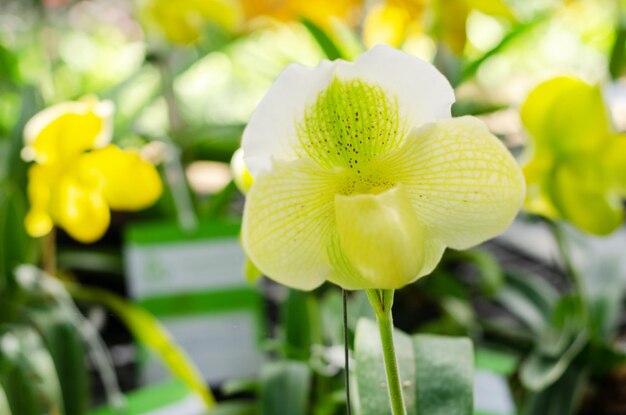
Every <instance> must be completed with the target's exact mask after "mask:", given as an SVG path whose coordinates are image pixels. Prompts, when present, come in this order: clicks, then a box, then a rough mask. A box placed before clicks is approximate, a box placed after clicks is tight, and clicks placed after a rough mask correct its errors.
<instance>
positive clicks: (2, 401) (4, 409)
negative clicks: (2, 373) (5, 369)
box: [0, 381, 11, 415]
mask: <svg viewBox="0 0 626 415" xmlns="http://www.w3.org/2000/svg"><path fill="white" fill-rule="evenodd" d="M0 414H5V415H11V407H10V406H9V398H7V394H6V393H5V392H4V387H3V386H2V381H0Z"/></svg>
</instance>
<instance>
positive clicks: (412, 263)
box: [331, 186, 425, 289]
mask: <svg viewBox="0 0 626 415" xmlns="http://www.w3.org/2000/svg"><path fill="white" fill-rule="evenodd" d="M335 215H336V221H337V233H338V236H339V242H340V246H341V250H342V253H343V254H344V255H345V256H346V259H347V261H349V262H350V264H351V265H352V266H353V267H354V268H355V269H356V271H357V272H358V274H359V275H360V276H361V277H362V279H361V281H354V278H342V277H343V275H338V274H335V275H334V276H333V278H332V279H331V280H332V281H333V282H334V283H336V284H338V285H340V286H342V287H344V288H348V289H368V288H377V289H395V288H401V287H403V286H405V285H406V284H408V283H409V282H411V281H413V280H414V279H416V278H417V276H418V274H419V273H420V271H421V269H422V267H423V265H424V241H425V229H424V227H423V226H422V224H420V222H419V221H418V218H417V215H416V214H415V211H414V210H413V207H412V206H411V203H410V201H409V200H408V198H407V197H406V195H405V194H404V191H403V189H402V187H400V186H397V187H394V188H393V189H390V190H387V191H385V192H383V193H380V194H356V195H351V196H342V195H338V196H337V197H336V198H335ZM350 277H352V276H350Z"/></svg>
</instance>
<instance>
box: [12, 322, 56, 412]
mask: <svg viewBox="0 0 626 415" xmlns="http://www.w3.org/2000/svg"><path fill="white" fill-rule="evenodd" d="M0 384H1V385H2V387H3V388H4V392H5V393H6V396H7V397H8V401H9V405H10V407H11V412H12V413H14V414H19V415H31V414H32V415H40V414H63V413H64V408H63V398H62V395H61V387H60V384H59V378H58V376H57V373H56V370H55V368H54V362H53V361H52V358H51V357H50V354H49V353H48V350H47V349H46V347H45V345H44V344H43V341H42V340H41V338H40V337H39V335H38V334H37V332H36V331H35V330H34V329H32V328H30V327H27V326H20V325H5V326H3V327H2V328H0Z"/></svg>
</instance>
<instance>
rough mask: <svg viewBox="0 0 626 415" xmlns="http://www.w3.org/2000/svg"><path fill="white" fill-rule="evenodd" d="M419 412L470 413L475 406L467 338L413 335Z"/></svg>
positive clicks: (454, 414)
mask: <svg viewBox="0 0 626 415" xmlns="http://www.w3.org/2000/svg"><path fill="white" fill-rule="evenodd" d="M412 340H413V350H414V353H415V371H416V378H415V387H416V398H415V399H416V401H417V402H416V407H417V413H418V414H424V415H425V414H428V415H469V414H471V413H472V411H473V406H474V401H473V398H474V392H473V384H474V360H473V347H472V342H471V340H469V339H468V338H461V337H447V336H433V335H425V334H419V335H415V336H413V338H412Z"/></svg>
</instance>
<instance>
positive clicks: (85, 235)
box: [50, 168, 110, 243]
mask: <svg viewBox="0 0 626 415" xmlns="http://www.w3.org/2000/svg"><path fill="white" fill-rule="evenodd" d="M50 214H51V216H52V218H53V219H54V222H55V223H57V224H58V225H59V226H60V227H62V228H63V229H64V230H65V231H66V232H67V233H68V234H69V235H70V236H71V237H72V238H74V239H76V240H77V241H80V242H83V243H89V242H94V241H96V240H98V239H100V238H101V237H102V235H104V233H105V232H106V230H107V228H108V226H109V222H110V212H109V207H108V206H107V204H106V201H105V200H104V197H103V196H102V193H101V191H100V187H99V179H98V178H97V177H93V176H90V175H87V174H85V172H84V171H82V170H81V169H79V168H72V169H70V170H69V171H68V172H66V173H65V174H63V175H62V176H61V177H60V178H59V179H58V181H57V182H56V183H55V185H54V187H53V188H52V192H51V200H50Z"/></svg>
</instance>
